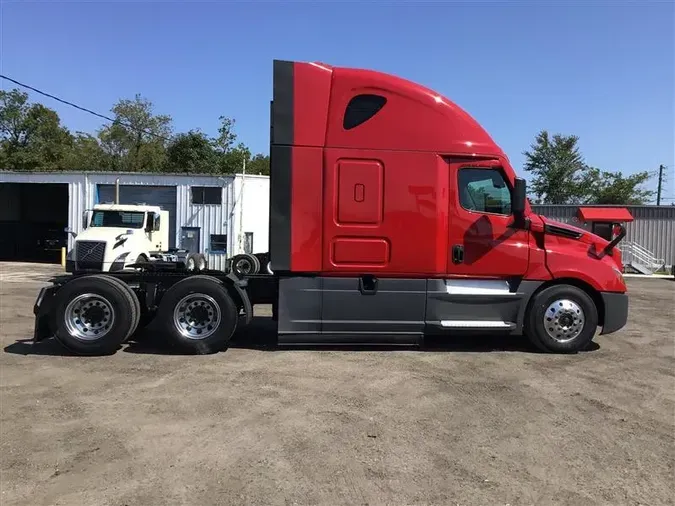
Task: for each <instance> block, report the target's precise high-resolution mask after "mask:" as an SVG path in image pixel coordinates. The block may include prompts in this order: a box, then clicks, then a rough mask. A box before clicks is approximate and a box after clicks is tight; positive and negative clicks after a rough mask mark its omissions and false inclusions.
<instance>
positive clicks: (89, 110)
mask: <svg viewBox="0 0 675 506" xmlns="http://www.w3.org/2000/svg"><path fill="white" fill-rule="evenodd" d="M0 78H1V79H5V80H6V81H9V82H11V83H14V84H16V85H17V86H21V87H22V88H26V89H27V90H31V91H34V92H35V93H38V94H40V95H42V96H45V97H47V98H51V99H52V100H56V101H57V102H61V103H62V104H65V105H69V106H70V107H74V108H75V109H79V110H80V111H83V112H86V113H89V114H91V115H93V116H97V117H99V118H102V119H104V120H106V121H109V122H111V123H118V124H120V125H124V126H125V127H127V128H131V129H132V130H135V131H140V132H143V133H145V134H148V135H151V136H153V137H157V138H159V139H163V140H165V141H167V142H170V141H171V139H170V138H169V137H165V136H163V135H160V134H156V133H155V132H151V131H150V130H144V129H142V128H141V129H138V128H136V127H134V126H133V125H131V124H130V123H127V122H125V121H121V120H119V119H114V118H111V117H110V116H106V115H105V114H101V113H98V112H96V111H92V110H91V109H87V108H86V107H82V106H81V105H77V104H74V103H72V102H69V101H68V100H64V99H62V98H59V97H57V96H54V95H52V94H51V93H47V92H46V91H42V90H38V89H37V88H34V87H33V86H29V85H27V84H25V83H22V82H19V81H17V80H16V79H12V78H11V77H8V76H6V75H3V74H0Z"/></svg>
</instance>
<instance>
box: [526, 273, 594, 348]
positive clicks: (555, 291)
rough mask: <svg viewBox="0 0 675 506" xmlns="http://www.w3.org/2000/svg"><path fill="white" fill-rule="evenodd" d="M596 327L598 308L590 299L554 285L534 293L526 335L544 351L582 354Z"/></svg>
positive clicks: (578, 292) (569, 289) (582, 294)
mask: <svg viewBox="0 0 675 506" xmlns="http://www.w3.org/2000/svg"><path fill="white" fill-rule="evenodd" d="M556 322H558V323H556ZM545 324H546V325H545ZM597 328H598V309H597V308H596V306H595V303H594V302H593V299H592V298H591V297H590V296H589V295H588V294H587V293H586V292H585V291H583V290H582V289H580V288H577V287H576V286H571V285H554V286H551V287H548V288H546V289H544V290H542V291H541V292H539V293H538V294H536V295H535V296H534V299H533V300H532V302H531V303H530V307H529V308H528V312H527V315H526V316H525V334H526V335H527V337H528V338H529V339H530V341H531V342H532V344H534V345H535V346H536V347H537V348H539V349H540V350H542V351H545V352H553V353H576V352H578V351H583V350H585V349H586V348H588V345H589V344H590V343H591V341H592V340H593V337H594V336H595V332H596V330H597Z"/></svg>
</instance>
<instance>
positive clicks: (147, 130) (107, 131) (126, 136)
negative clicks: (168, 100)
mask: <svg viewBox="0 0 675 506" xmlns="http://www.w3.org/2000/svg"><path fill="white" fill-rule="evenodd" d="M111 111H112V112H113V114H114V115H115V121H114V122H113V123H112V124H110V125H106V126H104V127H103V128H102V129H101V130H100V131H99V134H98V137H99V139H100V141H101V146H102V148H103V150H104V151H105V153H106V154H107V155H108V159H109V160H110V166H109V167H108V168H109V169H112V170H121V171H124V170H126V171H134V172H154V171H160V170H161V169H162V167H164V164H165V161H166V144H167V143H168V140H169V137H170V136H171V131H172V127H171V122H172V120H171V116H169V115H166V114H155V113H154V106H153V104H152V102H150V100H148V99H146V98H143V97H141V95H136V96H135V97H134V99H133V100H129V99H122V100H120V101H118V102H117V103H116V104H115V105H114V106H113V108H112V109H111Z"/></svg>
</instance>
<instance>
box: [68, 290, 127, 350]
mask: <svg viewBox="0 0 675 506" xmlns="http://www.w3.org/2000/svg"><path fill="white" fill-rule="evenodd" d="M64 323H65V324H66V329H67V330H68V333H69V334H70V335H71V336H73V337H74V338H75V339H78V340H80V341H96V340H97V339H101V338H102V337H103V336H105V335H106V334H108V333H109V332H110V330H111V329H112V328H113V324H114V323H115V310H114V309H113V305H112V304H111V303H110V301H109V300H108V299H106V298H105V297H102V296H101V295H97V294H95V293H83V294H82V295H78V296H77V297H75V298H74V299H73V300H71V301H70V303H69V304H68V305H67V306H66V310H65V311H64Z"/></svg>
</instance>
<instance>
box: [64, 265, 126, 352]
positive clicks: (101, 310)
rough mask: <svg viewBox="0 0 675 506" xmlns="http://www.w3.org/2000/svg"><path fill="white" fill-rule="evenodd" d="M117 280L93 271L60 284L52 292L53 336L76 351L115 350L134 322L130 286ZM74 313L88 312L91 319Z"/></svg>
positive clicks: (66, 346) (85, 315) (124, 339)
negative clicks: (54, 293)
mask: <svg viewBox="0 0 675 506" xmlns="http://www.w3.org/2000/svg"><path fill="white" fill-rule="evenodd" d="M120 283H121V281H118V280H116V279H114V278H111V277H110V276H105V275H93V276H82V277H80V278H77V279H74V280H73V281H70V282H69V283H66V284H65V285H64V286H63V287H61V289H60V290H59V291H58V292H57V294H56V300H55V305H54V312H53V320H52V325H53V328H54V329H55V337H56V340H57V341H59V342H60V343H61V344H62V345H63V346H64V347H65V348H67V349H68V350H70V351H72V352H74V353H77V354H80V355H109V354H112V353H114V352H115V351H117V350H118V349H119V347H120V345H121V344H122V343H123V342H124V341H126V340H127V339H128V338H129V336H130V335H131V333H132V332H133V330H134V322H136V324H137V323H138V312H137V307H136V305H135V304H134V302H133V299H132V298H131V297H130V295H129V291H128V290H130V289H129V288H128V287H127V286H126V285H124V286H120ZM122 285H123V283H122ZM78 315H84V318H86V317H87V316H89V315H91V318H92V319H91V320H89V321H87V320H85V319H84V318H82V319H79V318H78ZM92 322H93V323H92ZM106 322H108V324H107V326H106ZM99 333H100V334H99Z"/></svg>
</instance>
